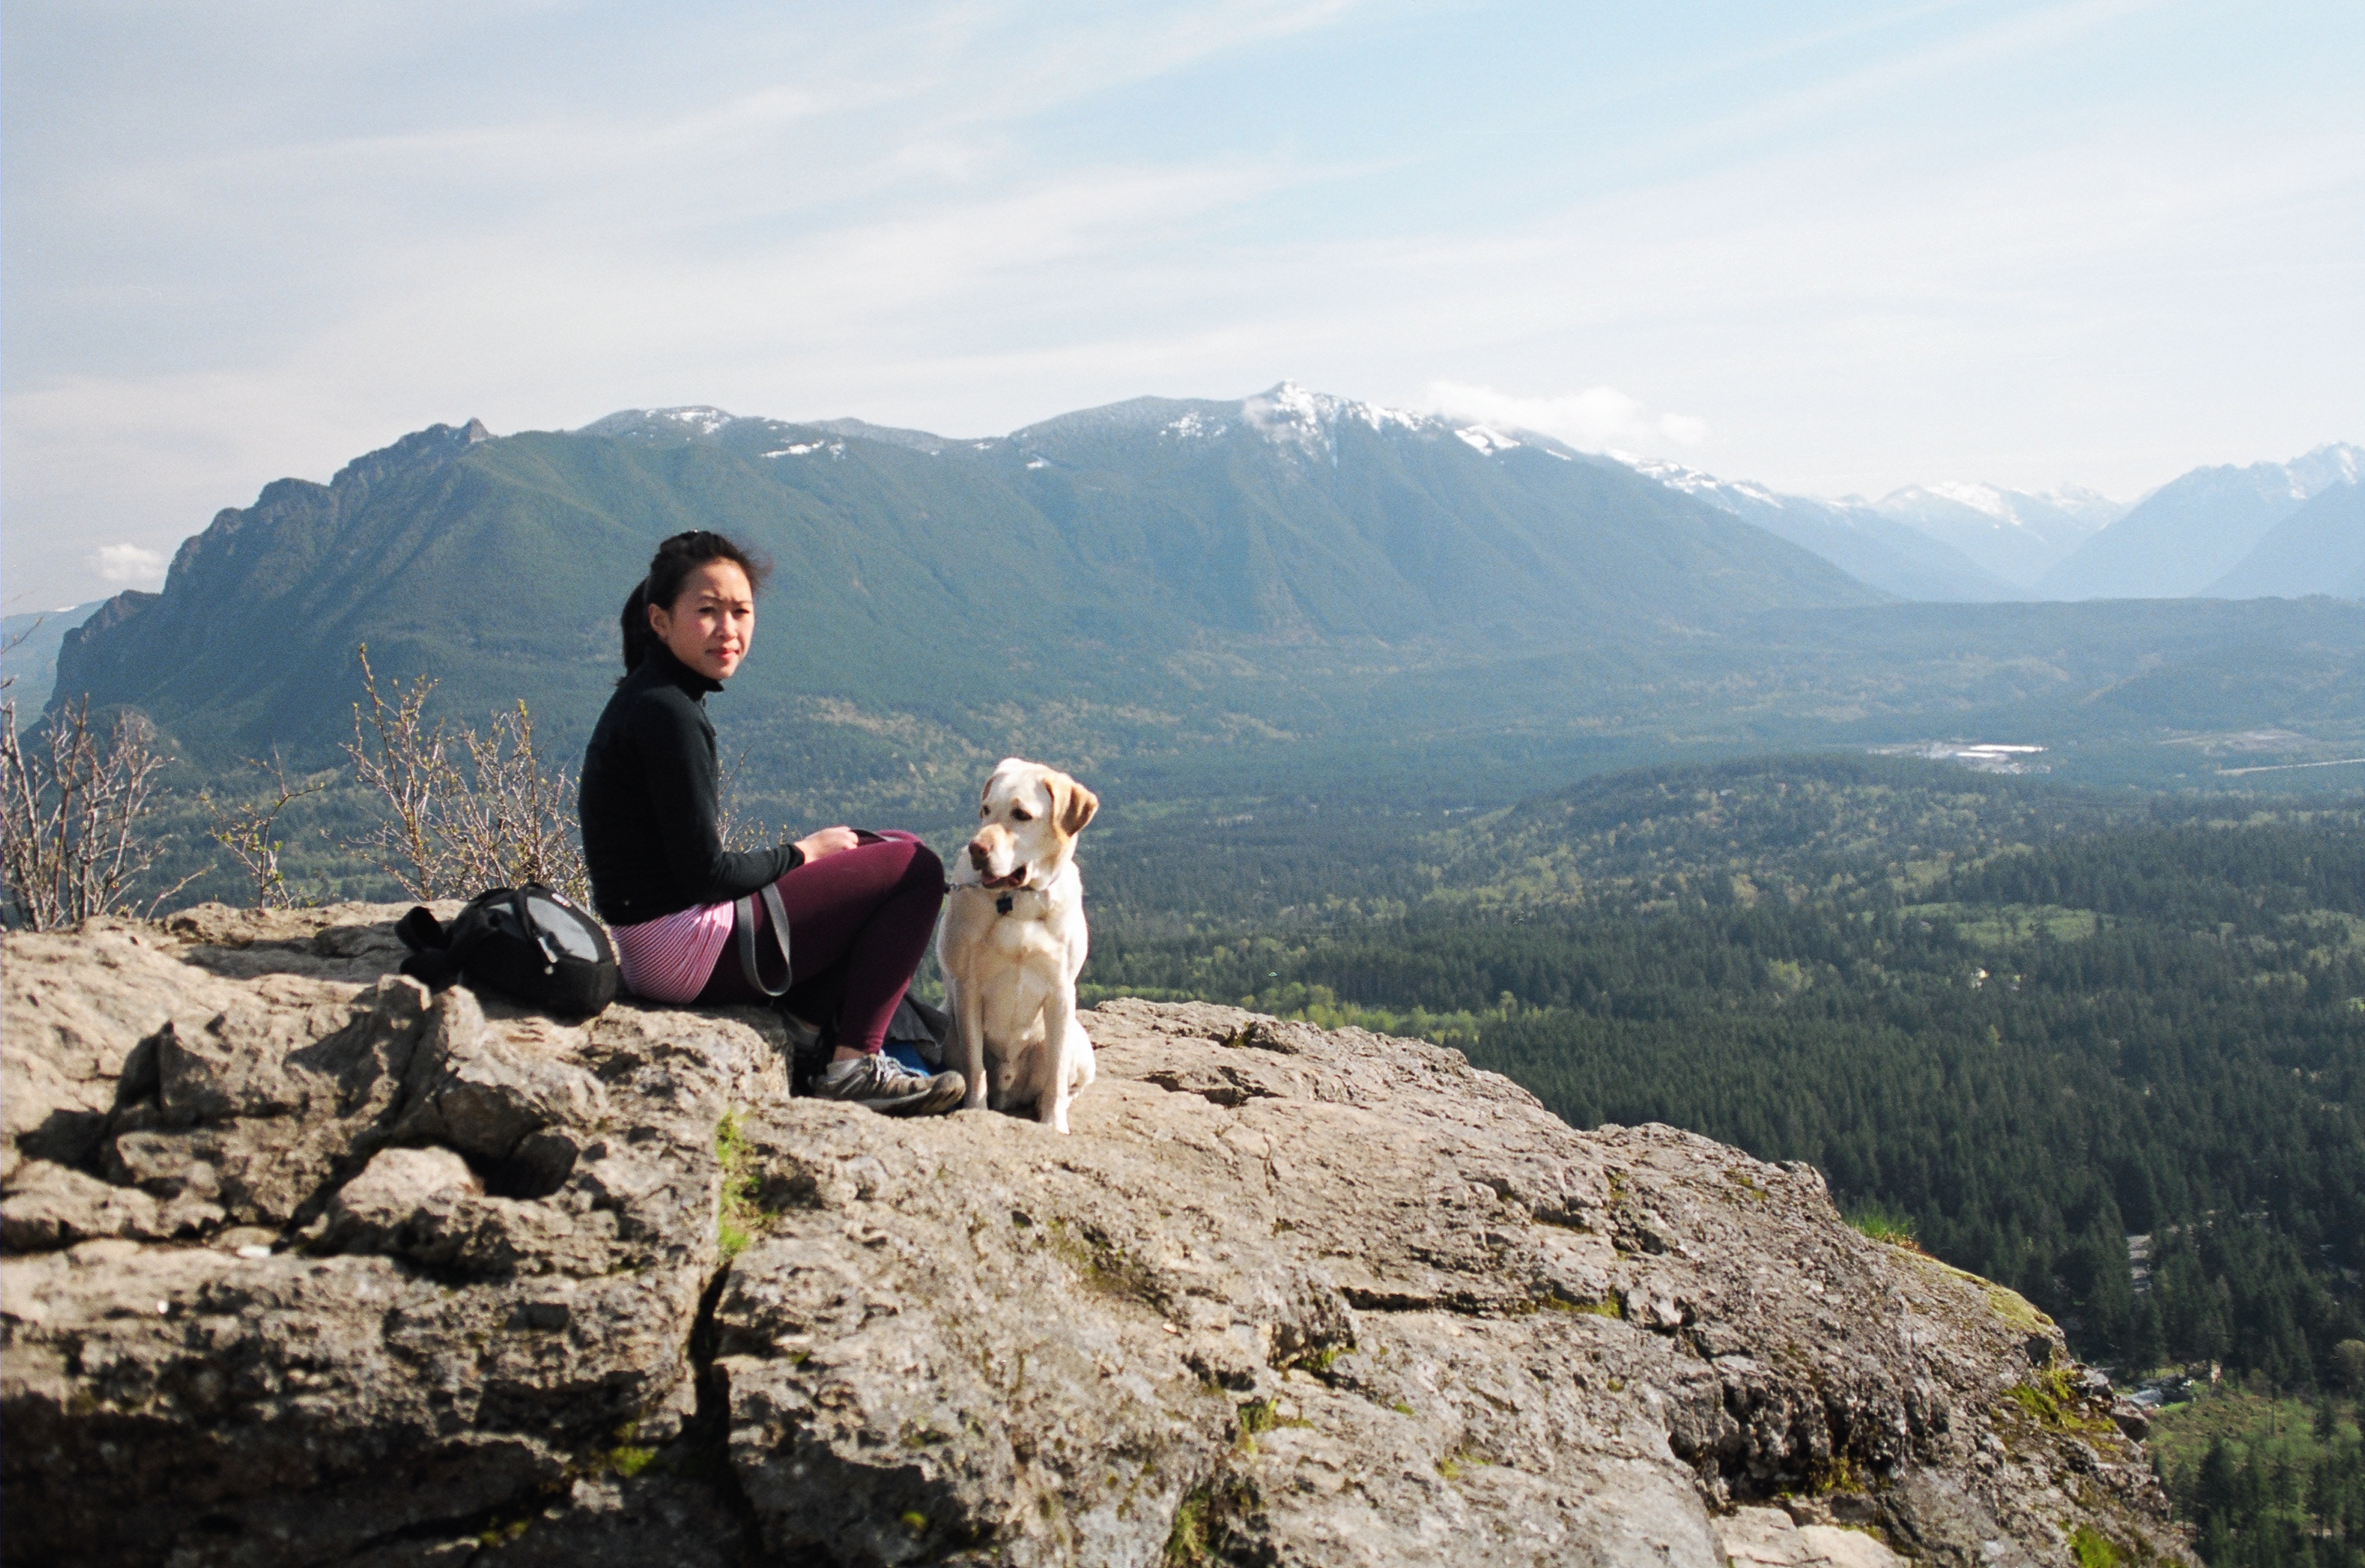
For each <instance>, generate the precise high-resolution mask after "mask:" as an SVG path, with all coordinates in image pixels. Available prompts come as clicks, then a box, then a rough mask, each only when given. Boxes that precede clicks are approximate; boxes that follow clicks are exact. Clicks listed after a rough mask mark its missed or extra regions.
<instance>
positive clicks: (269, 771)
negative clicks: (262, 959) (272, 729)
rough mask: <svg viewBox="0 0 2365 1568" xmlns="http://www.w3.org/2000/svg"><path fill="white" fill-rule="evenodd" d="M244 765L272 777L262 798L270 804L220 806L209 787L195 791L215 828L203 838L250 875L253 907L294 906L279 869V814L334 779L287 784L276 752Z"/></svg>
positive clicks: (325, 776) (328, 775) (329, 776)
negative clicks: (263, 760) (264, 760)
mask: <svg viewBox="0 0 2365 1568" xmlns="http://www.w3.org/2000/svg"><path fill="white" fill-rule="evenodd" d="M247 766H248V767H252V768H255V769H257V770H258V771H260V772H263V773H264V774H265V775H267V776H268V778H270V781H271V784H272V786H273V792H272V793H271V794H270V795H268V796H266V797H264V799H266V800H268V801H269V802H270V803H269V804H267V805H266V804H263V803H262V802H261V801H248V802H245V803H243V804H240V805H234V806H223V805H221V804H220V803H219V802H218V801H215V800H214V798H213V795H212V793H211V792H210V791H206V790H201V791H199V792H198V795H197V801H198V803H199V804H200V805H202V806H204V807H205V809H206V814H207V816H209V817H211V818H212V819H213V826H212V827H210V828H209V829H207V832H206V836H207V838H210V839H212V840H213V841H214V842H215V843H216V844H219V845H220V846H222V847H223V848H224V849H227V850H229V851H230V854H231V855H233V856H235V857H237V859H238V863H239V865H240V866H241V868H244V870H245V872H246V875H247V878H248V879H249V880H251V881H252V882H253V884H254V905H255V907H256V908H257V909H289V908H293V907H294V906H295V903H296V902H297V901H296V895H295V893H294V891H293V890H290V889H289V888H288V886H287V877H286V873H285V872H283V871H282V870H281V869H280V868H279V852H280V850H281V848H282V847H284V846H283V845H282V844H281V842H280V840H279V839H278V838H277V837H276V836H275V834H276V833H277V830H278V826H279V813H280V812H284V811H286V809H287V808H288V806H290V805H291V804H293V803H294V802H296V801H300V800H302V799H303V798H304V797H305V796H307V795H317V794H319V792H320V791H321V790H326V789H327V788H328V787H329V786H330V785H331V783H333V782H335V779H336V775H335V774H333V773H323V774H317V775H315V776H313V777H312V778H308V779H306V780H305V781H304V782H302V783H301V784H290V783H289V782H288V781H287V770H286V767H283V766H282V765H281V763H280V760H279V755H278V753H276V752H274V753H273V754H272V756H271V765H270V767H263V764H262V763H260V762H258V761H256V760H255V759H253V758H252V757H249V758H248V759H247Z"/></svg>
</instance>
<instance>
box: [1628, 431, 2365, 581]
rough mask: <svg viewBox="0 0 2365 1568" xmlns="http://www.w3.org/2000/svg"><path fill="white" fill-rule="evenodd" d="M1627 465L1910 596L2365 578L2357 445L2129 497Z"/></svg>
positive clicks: (2363, 468)
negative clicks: (1769, 482)
mask: <svg viewBox="0 0 2365 1568" xmlns="http://www.w3.org/2000/svg"><path fill="white" fill-rule="evenodd" d="M1621 461H1623V462H1625V463H1627V464H1628V465H1631V467H1633V468H1634V469H1635V471H1636V472H1638V473H1642V474H1644V475H1647V476H1651V477H1652V478H1654V479H1657V480H1658V481H1659V482H1660V483H1662V484H1664V485H1666V486H1668V487H1670V488H1673V489H1677V490H1681V491H1682V492H1683V493H1685V494H1686V495H1689V496H1694V497H1697V498H1699V499H1702V500H1705V501H1707V502H1708V503H1709V504H1710V505H1711V506H1715V507H1718V508H1720V509H1721V510H1724V511H1727V512H1730V513H1732V515H1733V516H1735V517H1739V518H1742V519H1743V520H1745V521H1750V522H1754V523H1755V524H1756V525H1757V526H1759V527H1760V528H1763V529H1765V530H1767V531H1768V532H1773V533H1776V534H1778V535H1780V536H1781V537H1782V538H1785V539H1788V540H1789V541H1790V542H1791V543H1795V544H1799V545H1801V546H1803V547H1804V548H1806V549H1809V550H1811V551H1813V552H1814V553H1815V554H1819V555H1821V556H1822V557H1823V558H1824V559H1826V560H1828V561H1830V562H1832V563H1833V564H1834V565H1835V566H1839V567H1840V568H1841V569H1842V570H1844V571H1845V572H1847V573H1849V574H1850V575H1852V576H1854V577H1857V578H1858V579H1860V580H1861V581H1863V582H1865V583H1866V584H1867V585H1869V586H1871V587H1874V588H1880V589H1882V590H1883V591H1885V592H1888V593H1893V594H1896V595H1897V596H1898V597H1900V598H1901V599H1933V600H1956V601H1965V602H1978V601H1989V600H1997V599H2182V598H2190V597H2192V596H2195V595H2201V594H2208V595H2213V596H2216V597H2221V598H2252V597H2259V596H2262V595H2271V596H2274V597H2281V598H2298V597H2303V596H2304V595H2306V594H2311V593H2326V594H2333V595H2336V596H2339V597H2348V598H2354V597H2359V588H2356V587H2355V586H2353V585H2351V586H2343V585H2344V584H2348V578H2349V577H2350V575H2351V574H2352V573H2353V572H2354V570H2355V569H2356V567H2357V566H2359V564H2360V563H2365V529H2359V527H2357V526H2356V525H2355V523H2354V521H2352V520H2353V519H2354V518H2355V517H2356V515H2357V512H2356V510H2355V509H2356V502H2355V498H2354V492H2355V491H2356V489H2357V487H2358V484H2359V476H2360V474H2365V448H2359V447H2357V446H2352V445H2348V444H2347V443H2345V442H2337V443H2334V444H2331V445H2326V446H2321V447H2318V448H2316V449H2315V451H2313V452H2310V453H2308V454H2305V455H2304V456H2301V457H2297V458H2293V459H2292V461H2291V462H2289V463H2257V464H2252V465H2248V466H2247V467H2236V466H2231V465H2227V466H2222V467H2207V468H2196V469H2193V470H2192V471H2191V472H2190V473H2187V474H2184V475H2181V476H2178V477H2177V478H2175V479H2172V480H2170V481H2169V483H2168V484H2166V485H2163V486H2161V487H2159V488H2158V489H2157V490H2154V491H2152V492H2151V493H2150V494H2148V495H2146V496H2145V497H2143V498H2141V499H2140V500H2138V501H2136V502H2135V503H2133V504H2132V505H2123V504H2121V503H2119V502H2117V501H2113V500H2112V499H2111V498H2108V497H2106V496H2102V495H2099V494H2097V493H2096V492H2094V491H2092V490H2088V489H2083V488H2080V487H2077V486H2074V485H2069V486H2064V487H2061V488H2059V489H2057V490H2051V491H2046V492H2041V493H2032V492H2029V491H2024V490H2012V489H2006V488H2003V487H1999V486H1994V485H1986V484H1956V483H1943V484H1933V485H1914V486H1909V487H1905V488H1903V489H1900V490H1896V491H1893V492H1891V493H1890V494H1889V495H1887V496H1884V497H1882V498H1880V499H1879V500H1877V501H1868V500H1866V499H1865V498H1862V497H1860V496H1850V497H1846V498H1843V499H1840V500H1824V499H1821V498H1815V497H1810V496H1792V495H1783V494H1780V493H1778V492H1777V491H1774V490H1772V489H1770V488H1768V487H1765V486H1763V485H1759V484H1754V483H1752V482H1749V481H1736V480H1728V479H1721V478H1718V477H1716V476H1713V475H1709V474H1703V473H1700V472H1698V470H1696V469H1691V468H1686V467H1684V466H1682V465H1678V464H1674V463H1670V462H1666V461H1664V460H1663V459H1653V458H1639V457H1625V458H1621ZM2343 492H2347V493H2348V497H2349V498H2348V499H2346V500H2344V499H2343V498H2342V493H2343ZM2320 497H2321V498H2325V505H2324V506H2323V507H2322V508H2321V509H2320V510H2315V511H2314V512H2313V514H2312V515H2313V518H2314V521H2310V522H2307V523H2304V524H2300V525H2298V526H2297V527H2295V528H2294V529H2293V530H2292V532H2290V533H2289V534H2287V535H2285V536H2283V537H2282V538H2281V541H2280V542H2279V543H2276V544H2275V545H2274V546H2273V547H2272V548H2271V549H2269V547H2268V543H2267V542H2268V538H2269V536H2270V534H2272V533H2274V532H2276V531H2277V530H2278V528H2279V526H2280V525H2281V524H2282V523H2283V522H2284V521H2285V520H2287V519H2294V518H2295V517H2296V514H2298V513H2299V512H2300V511H2302V510H2305V509H2311V508H2312V507H2313V505H2314V502H2315V500H2316V498H2320ZM2259 551H2264V552H2266V553H2265V554H2262V555H2260V556H2259V560H2258V563H2257V564H2256V565H2255V566H2254V565H2253V564H2252V562H2251V560H2250V557H2251V555H2252V554H2253V553H2254V552H2259ZM2343 563H2346V565H2343Z"/></svg>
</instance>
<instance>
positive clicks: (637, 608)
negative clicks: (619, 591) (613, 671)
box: [616, 577, 657, 675]
mask: <svg viewBox="0 0 2365 1568" xmlns="http://www.w3.org/2000/svg"><path fill="white" fill-rule="evenodd" d="M616 619H617V623H618V626H619V627H620V629H621V630H622V632H623V633H624V673H625V674H626V675H630V674H632V673H633V671H634V670H636V669H638V668H640V667H641V661H642V660H643V659H644V658H646V657H647V656H648V652H649V644H651V643H654V642H656V640H657V634H656V633H654V632H652V631H650V630H649V579H648V578H646V577H643V578H642V579H641V580H640V581H639V582H636V583H634V584H633V592H632V596H631V597H630V598H628V599H625V600H624V612H623V614H622V615H620V616H618V617H617V618H616Z"/></svg>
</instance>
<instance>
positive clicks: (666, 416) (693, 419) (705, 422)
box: [641, 409, 733, 435]
mask: <svg viewBox="0 0 2365 1568" xmlns="http://www.w3.org/2000/svg"><path fill="white" fill-rule="evenodd" d="M641 412H642V413H643V414H644V415H645V416H646V417H647V418H649V419H652V420H672V421H673V422H674V423H676V424H678V425H688V426H689V428H690V429H692V430H694V431H697V432H698V433H699V434H701V435H712V434H713V433H714V432H715V431H719V430H721V429H722V428H723V426H724V425H727V424H729V423H730V422H731V420H732V418H733V416H732V415H730V414H727V413H725V412H723V410H722V409H642V410H641Z"/></svg>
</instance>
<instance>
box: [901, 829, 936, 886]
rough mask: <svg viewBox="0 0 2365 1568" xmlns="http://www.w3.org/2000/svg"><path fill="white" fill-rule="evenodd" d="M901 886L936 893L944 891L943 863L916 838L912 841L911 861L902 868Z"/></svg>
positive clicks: (934, 852) (933, 851)
mask: <svg viewBox="0 0 2365 1568" xmlns="http://www.w3.org/2000/svg"><path fill="white" fill-rule="evenodd" d="M902 886H904V887H907V888H908V887H923V886H925V887H931V888H934V889H936V890H937V891H938V892H942V891H943V890H944V886H945V863H944V862H943V861H942V860H939V859H937V858H936V851H935V850H933V849H931V848H929V847H928V846H926V845H925V844H922V843H921V842H920V841H919V840H918V839H916V838H915V839H913V840H912V861H911V864H910V865H908V866H906V867H904V868H903V876H902Z"/></svg>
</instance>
